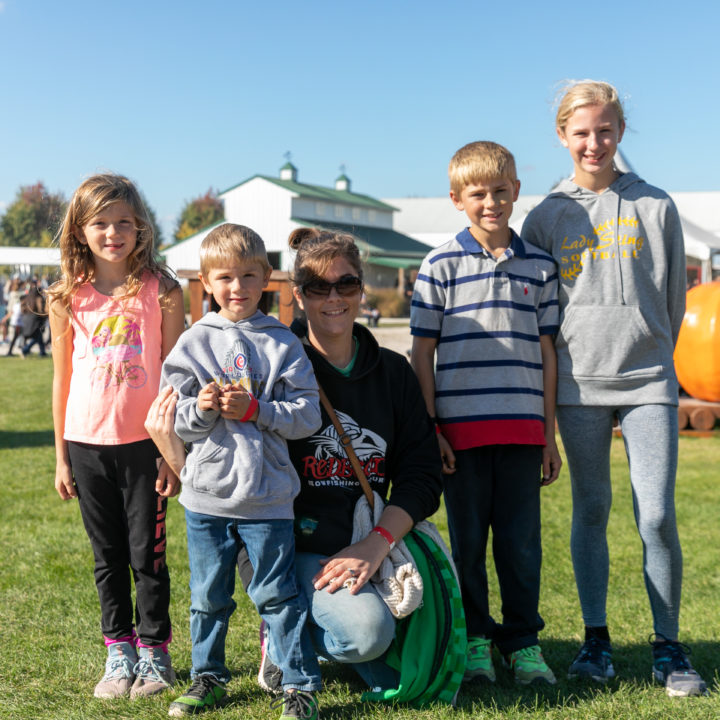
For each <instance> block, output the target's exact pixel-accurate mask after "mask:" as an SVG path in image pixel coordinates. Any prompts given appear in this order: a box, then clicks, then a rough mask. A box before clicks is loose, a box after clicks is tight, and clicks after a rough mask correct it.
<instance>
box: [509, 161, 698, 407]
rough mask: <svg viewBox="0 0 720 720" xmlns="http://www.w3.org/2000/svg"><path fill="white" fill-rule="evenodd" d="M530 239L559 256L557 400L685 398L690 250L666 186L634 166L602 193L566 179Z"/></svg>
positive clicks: (530, 227) (534, 214)
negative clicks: (680, 368) (682, 374)
mask: <svg viewBox="0 0 720 720" xmlns="http://www.w3.org/2000/svg"><path fill="white" fill-rule="evenodd" d="M522 237H523V239H524V240H527V241H529V242H531V243H534V244H535V245H538V246H540V247H541V248H543V249H544V250H546V251H547V252H549V253H550V254H551V255H552V256H553V257H554V258H555V261H556V262H557V264H558V273H559V276H560V295H559V300H560V331H559V333H558V336H557V340H556V348H557V354H558V404H559V405H581V404H582V405H606V406H620V405H644V404H654V403H660V404H673V405H677V401H678V385H677V380H676V377H675V369H674V366H673V350H674V347H675V341H676V340H677V336H678V333H679V331H680V324H681V323H682V319H683V315H684V313H685V283H686V280H685V249H684V244H683V236H682V228H681V226H680V217H679V215H678V213H677V210H676V209H675V205H674V204H673V201H672V200H671V199H670V197H669V196H668V195H667V193H665V192H663V191H662V190H659V189H658V188H655V187H653V186H652V185H648V184H647V183H646V182H645V181H644V180H641V179H640V178H639V177H638V176H637V175H635V174H634V173H626V174H624V175H621V176H620V177H619V178H618V179H617V180H616V181H615V182H614V183H613V184H612V185H611V186H610V187H609V188H608V189H607V190H605V191H604V192H602V193H600V194H598V193H595V192H593V191H591V190H587V189H585V188H582V187H579V186H578V185H576V184H575V183H574V182H572V181H570V180H565V181H563V182H562V183H560V184H559V185H558V186H557V188H556V190H555V191H554V192H552V193H551V194H550V195H548V196H547V197H546V198H545V199H544V200H543V201H542V202H541V203H540V205H538V206H537V207H536V208H535V209H533V210H532V211H531V212H530V214H529V215H528V216H527V218H526V219H525V223H524V224H523V228H522Z"/></svg>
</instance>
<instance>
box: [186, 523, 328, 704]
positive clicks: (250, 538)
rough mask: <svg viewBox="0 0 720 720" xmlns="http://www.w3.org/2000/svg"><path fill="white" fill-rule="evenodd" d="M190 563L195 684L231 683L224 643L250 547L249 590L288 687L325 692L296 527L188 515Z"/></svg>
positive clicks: (289, 524) (273, 656)
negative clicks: (301, 583) (299, 568)
mask: <svg viewBox="0 0 720 720" xmlns="http://www.w3.org/2000/svg"><path fill="white" fill-rule="evenodd" d="M185 521H186V524H187V539H188V556H189V560H190V635H191V638H192V663H193V666H192V672H191V675H192V677H193V678H194V677H196V676H198V675H212V676H213V677H215V678H216V679H217V680H219V681H221V682H228V680H230V672H229V671H228V669H227V667H226V665H225V638H226V636H227V629H228V622H229V621H230V616H231V615H232V613H233V611H234V610H235V607H236V604H235V601H234V600H233V592H234V591H235V564H236V562H237V556H238V550H239V549H240V547H242V545H243V544H244V545H245V547H246V548H247V553H248V556H249V558H250V562H251V563H252V566H253V570H254V573H253V579H252V582H251V583H250V585H249V586H248V588H247V592H248V595H249V596H250V599H251V600H252V601H253V603H255V607H256V608H257V610H258V613H259V614H260V616H261V617H262V619H263V620H265V622H266V623H267V626H268V634H269V637H270V644H271V646H272V648H273V654H272V658H273V661H274V662H275V664H276V665H277V666H278V667H279V668H280V669H281V670H282V673H283V687H284V688H286V689H289V688H296V689H298V690H319V689H320V684H321V683H320V668H319V667H318V663H317V658H316V657H315V653H314V651H313V647H312V643H311V641H310V635H309V633H308V631H307V627H306V623H307V616H308V608H307V603H306V600H305V597H304V595H303V594H302V593H301V592H299V591H298V584H297V581H296V579H295V572H294V558H295V539H294V536H293V521H292V520H239V519H235V518H224V517H216V516H214V515H203V514H201V513H195V512H191V511H190V510H187V509H186V510H185Z"/></svg>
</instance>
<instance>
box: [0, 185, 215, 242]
mask: <svg viewBox="0 0 720 720" xmlns="http://www.w3.org/2000/svg"><path fill="white" fill-rule="evenodd" d="M143 202H144V203H145V207H146V208H147V212H148V215H149V217H150V221H151V223H152V225H153V230H154V232H155V246H156V247H157V248H160V249H162V247H163V245H164V244H165V243H164V238H163V234H162V230H161V228H160V226H159V225H158V222H157V218H156V216H155V211H154V210H153V208H152V206H151V205H150V204H149V203H148V202H147V199H146V198H145V197H143ZM66 207H67V199H66V198H65V196H64V195H63V194H62V193H61V192H57V193H53V192H50V191H49V190H48V189H47V188H46V187H45V184H44V183H42V182H37V183H35V184H34V185H21V186H20V188H19V189H18V191H17V193H16V195H15V198H14V200H13V201H12V202H11V203H10V204H9V205H8V207H7V209H6V210H5V212H4V213H3V215H2V216H0V245H10V246H16V247H50V246H51V245H52V244H53V240H54V238H55V234H56V233H57V231H58V229H59V227H60V223H61V222H62V218H63V216H64V214H65V210H66ZM223 216H224V215H223V206H222V202H221V201H220V198H219V197H218V194H217V192H216V191H214V190H212V189H211V190H208V191H207V192H206V193H205V194H203V195H200V196H198V197H196V198H193V199H191V200H187V201H186V202H185V204H184V205H183V208H182V210H181V212H180V215H179V217H178V220H177V223H176V226H175V232H174V233H173V237H172V239H171V240H170V243H168V244H171V243H172V242H178V241H180V240H184V239H185V238H187V237H190V236H191V235H194V234H195V233H196V232H198V231H199V230H202V229H203V228H205V227H207V226H208V225H213V224H214V223H217V222H219V221H220V220H222V219H223Z"/></svg>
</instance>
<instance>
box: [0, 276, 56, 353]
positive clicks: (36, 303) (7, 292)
mask: <svg viewBox="0 0 720 720" xmlns="http://www.w3.org/2000/svg"><path fill="white" fill-rule="evenodd" d="M48 285H49V281H48V277H47V275H43V276H42V277H38V276H37V275H33V276H31V277H25V278H23V277H21V276H20V275H13V276H12V277H10V278H8V279H6V280H5V281H4V282H2V284H0V318H1V319H0V345H1V346H2V350H4V353H3V354H4V355H5V356H6V357H11V356H13V355H18V354H19V355H21V356H22V357H27V355H29V354H30V353H31V352H32V349H33V347H35V348H36V352H37V353H39V354H40V355H41V356H42V357H46V356H48V352H47V348H49V347H50V329H49V328H48V325H47V311H46V307H45V290H47V288H48ZM16 348H17V351H16ZM0 352H2V351H0Z"/></svg>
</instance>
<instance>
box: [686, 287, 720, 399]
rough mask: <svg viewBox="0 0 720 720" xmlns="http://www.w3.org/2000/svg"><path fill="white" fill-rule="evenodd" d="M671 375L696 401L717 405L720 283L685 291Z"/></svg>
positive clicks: (719, 379)
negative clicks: (685, 297) (683, 313)
mask: <svg viewBox="0 0 720 720" xmlns="http://www.w3.org/2000/svg"><path fill="white" fill-rule="evenodd" d="M675 372H676V373H677V376H678V380H679V381H680V384H681V385H682V386H683V388H684V390H685V392H687V393H688V394H690V395H692V396H693V397H695V398H697V399H698V400H708V401H710V402H720V282H717V281H716V282H710V283H703V284H702V285H696V286H695V287H694V288H691V289H690V290H688V294H687V306H686V309H685V317H684V318H683V322H682V327H681V328H680V336H679V337H678V341H677V346H676V347H675Z"/></svg>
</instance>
